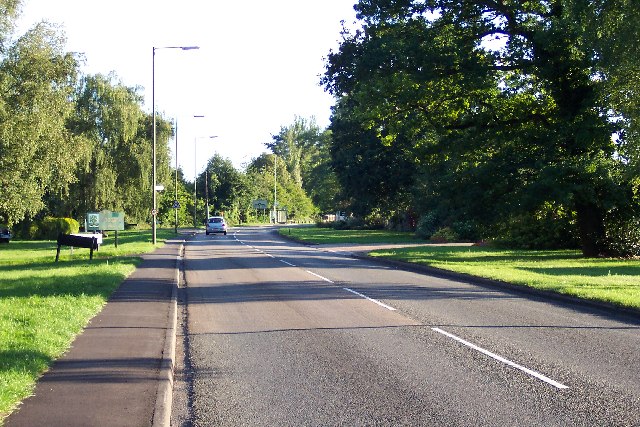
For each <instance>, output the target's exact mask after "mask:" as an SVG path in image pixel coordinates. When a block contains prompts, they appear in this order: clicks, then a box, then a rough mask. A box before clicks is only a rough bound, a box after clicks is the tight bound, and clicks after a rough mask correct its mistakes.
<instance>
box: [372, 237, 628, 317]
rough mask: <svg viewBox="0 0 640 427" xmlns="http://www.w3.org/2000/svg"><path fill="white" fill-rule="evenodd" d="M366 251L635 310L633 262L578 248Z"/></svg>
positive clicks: (468, 248)
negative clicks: (585, 255) (584, 254)
mask: <svg viewBox="0 0 640 427" xmlns="http://www.w3.org/2000/svg"><path fill="white" fill-rule="evenodd" d="M370 255H371V256H374V257H386V258H390V259H395V260H399V261H405V262H412V263H417V264H423V265H428V266H431V267H436V268H440V269H443V270H449V271H455V272H458V273H466V274H470V275H473V276H478V277H484V278H488V279H493V280H500V281H504V282H508V283H515V284H519V285H525V286H530V287H532V288H536V289H542V290H547V291H553V292H558V293H561V294H566V295H571V296H575V297H579V298H584V299H589V300H594V301H604V302H608V303H612V304H615V305H618V306H622V307H628V308H634V309H637V310H640V261H638V260H620V259H610V258H595V259H594V258H583V257H582V255H581V253H580V252H578V251H509V250H498V249H491V248H486V247H475V246H473V247H419V248H402V249H393V250H378V251H374V252H371V253H370Z"/></svg>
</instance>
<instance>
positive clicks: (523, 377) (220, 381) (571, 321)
mask: <svg viewBox="0 0 640 427" xmlns="http://www.w3.org/2000/svg"><path fill="white" fill-rule="evenodd" d="M183 268H184V276H183V279H184V280H183V284H182V285H183V286H184V287H183V288H182V289H181V292H180V300H181V303H182V313H183V332H184V333H183V336H181V337H179V339H178V341H179V342H180V344H181V345H180V348H179V349H178V353H179V354H181V355H183V356H184V357H183V358H182V360H181V361H179V364H178V370H177V373H178V375H177V378H176V382H175V387H174V404H173V414H172V425H174V426H177V425H181V426H212V425H216V426H241V425H242V426H244V425H247V426H267V425H268V426H274V425H278V426H320V425H322V426H335V425H345V426H364V425H380V426H386V425H393V426H397V425H415V426H426V425H437V426H440V425H442V426H445V425H446V426H456V425H458V426H480V425H483V426H506V425H510V426H514V425H519V426H539V425H544V426H573V425H575V426H595V425H598V426H608V425H612V426H639V425H640V322H638V320H637V319H634V318H629V317H624V316H616V315H613V314H612V313H610V312H607V311H598V310H597V309H593V308H584V307H581V306H579V305H571V304H569V303H560V302H553V301H548V300H545V299H543V298H540V299H536V298H535V297H531V296H526V295H519V294H517V293H513V292H508V291H500V290H497V289H492V288H487V287H482V286H477V285H473V284H469V283H464V282H457V281H452V280H446V279H442V278H435V277H430V276H427V275H422V274H417V273H412V272H408V271H402V270H398V269H395V268H393V267H388V266H384V265H381V264H377V263H375V262H374V261H372V260H361V259H355V258H352V257H350V256H348V255H347V254H345V253H343V252H335V251H332V250H330V249H326V248H321V247H318V248H316V247H306V246H302V245H298V244H295V243H290V242H286V241H283V240H281V239H280V238H278V237H277V236H276V235H275V234H273V233H272V231H271V229H269V228H239V229H235V230H232V231H231V232H230V233H229V234H228V235H227V236H204V235H198V236H197V237H196V238H195V239H194V240H191V241H189V242H187V244H186V249H185V254H184V260H183Z"/></svg>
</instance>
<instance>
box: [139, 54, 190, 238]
mask: <svg viewBox="0 0 640 427" xmlns="http://www.w3.org/2000/svg"><path fill="white" fill-rule="evenodd" d="M159 49H181V50H194V49H200V47H198V46H163V47H155V46H154V47H153V58H152V60H151V104H152V108H153V150H152V151H153V166H152V168H153V179H152V180H153V188H152V191H153V208H152V210H151V216H152V221H151V229H152V234H153V238H152V242H153V244H154V245H155V244H156V215H157V214H158V210H157V198H156V50H159Z"/></svg>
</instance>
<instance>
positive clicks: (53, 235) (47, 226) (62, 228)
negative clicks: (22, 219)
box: [29, 217, 80, 240]
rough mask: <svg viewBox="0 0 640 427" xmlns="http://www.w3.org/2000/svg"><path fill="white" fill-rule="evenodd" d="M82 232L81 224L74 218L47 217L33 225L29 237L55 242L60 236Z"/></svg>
mask: <svg viewBox="0 0 640 427" xmlns="http://www.w3.org/2000/svg"><path fill="white" fill-rule="evenodd" d="M79 230H80V224H79V223H78V221H76V220H75V219H73V218H54V217H46V218H44V219H43V220H42V221H40V222H39V223H36V224H35V227H34V224H32V226H31V227H30V228H29V235H30V237H31V238H33V239H42V240H55V239H57V238H58V234H60V233H64V234H72V233H77V232H78V231H79Z"/></svg>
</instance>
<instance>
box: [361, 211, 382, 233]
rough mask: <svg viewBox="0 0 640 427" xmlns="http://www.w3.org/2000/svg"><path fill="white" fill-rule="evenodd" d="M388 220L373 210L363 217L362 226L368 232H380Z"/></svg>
mask: <svg viewBox="0 0 640 427" xmlns="http://www.w3.org/2000/svg"><path fill="white" fill-rule="evenodd" d="M387 222H388V219H387V218H386V217H385V215H383V214H382V212H380V210H379V209H376V210H374V211H373V212H371V213H370V214H369V215H367V216H365V217H364V221H363V223H364V224H363V225H364V226H365V227H366V228H367V229H369V230H382V229H383V228H385V227H386V226H387Z"/></svg>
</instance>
